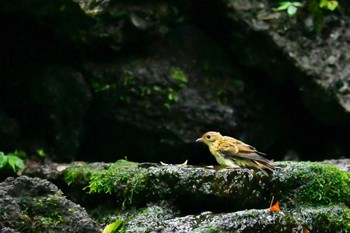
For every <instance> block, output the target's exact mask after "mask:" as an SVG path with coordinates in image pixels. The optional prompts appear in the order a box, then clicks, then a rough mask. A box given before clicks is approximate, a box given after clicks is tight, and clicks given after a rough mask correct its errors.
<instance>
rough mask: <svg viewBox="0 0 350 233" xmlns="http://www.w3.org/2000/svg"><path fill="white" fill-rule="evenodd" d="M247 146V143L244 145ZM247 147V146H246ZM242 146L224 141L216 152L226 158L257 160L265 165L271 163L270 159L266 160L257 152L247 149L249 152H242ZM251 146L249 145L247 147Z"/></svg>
mask: <svg viewBox="0 0 350 233" xmlns="http://www.w3.org/2000/svg"><path fill="white" fill-rule="evenodd" d="M243 144H245V143H243ZM245 145H247V144H245ZM239 146H240V145H238V144H236V143H232V142H228V141H223V142H221V143H219V144H218V146H217V148H216V150H217V152H218V153H220V154H221V155H222V156H224V157H228V158H230V157H235V158H241V159H249V160H256V161H260V162H263V163H268V162H270V161H269V160H268V159H265V158H264V157H262V156H260V155H259V154H257V152H258V151H257V150H256V149H255V148H254V149H255V150H252V149H250V150H249V149H247V150H244V149H243V151H242V150H240V147H239ZM247 146H249V145H247Z"/></svg>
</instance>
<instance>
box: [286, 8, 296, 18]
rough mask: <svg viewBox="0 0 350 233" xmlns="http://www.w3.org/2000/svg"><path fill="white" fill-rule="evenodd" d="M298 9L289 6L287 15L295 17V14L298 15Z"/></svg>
mask: <svg viewBox="0 0 350 233" xmlns="http://www.w3.org/2000/svg"><path fill="white" fill-rule="evenodd" d="M297 10H298V8H296V7H295V6H289V7H288V9H287V13H288V15H289V16H293V15H295V13H297Z"/></svg>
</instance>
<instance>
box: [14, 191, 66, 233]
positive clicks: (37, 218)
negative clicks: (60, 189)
mask: <svg viewBox="0 0 350 233" xmlns="http://www.w3.org/2000/svg"><path fill="white" fill-rule="evenodd" d="M58 194H59V195H60V193H58ZM57 198H58V196H57V195H48V196H45V197H34V198H33V197H25V198H23V199H22V201H21V205H22V207H23V208H22V209H23V210H24V212H23V213H22V214H23V219H24V221H23V222H22V221H20V222H18V224H17V226H16V228H17V229H21V230H23V231H25V232H32V231H33V229H34V228H35V232H48V229H51V230H53V229H56V226H57V225H60V224H64V222H65V218H64V216H63V215H62V213H61V212H60V210H61V209H60V205H61V202H60V200H58V199H57ZM33 227H34V228H33Z"/></svg>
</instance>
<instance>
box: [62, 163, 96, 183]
mask: <svg viewBox="0 0 350 233" xmlns="http://www.w3.org/2000/svg"><path fill="white" fill-rule="evenodd" d="M98 171H99V170H97V169H96V168H93V167H92V166H90V165H83V166H76V167H70V168H67V169H66V170H65V171H64V179H65V181H66V182H67V184H68V185H70V184H72V183H74V184H79V183H80V184H87V183H88V181H89V180H90V177H91V175H92V174H93V173H95V172H98Z"/></svg>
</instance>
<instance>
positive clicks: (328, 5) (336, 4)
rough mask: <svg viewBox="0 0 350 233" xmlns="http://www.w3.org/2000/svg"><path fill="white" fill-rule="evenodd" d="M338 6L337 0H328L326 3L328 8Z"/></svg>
mask: <svg viewBox="0 0 350 233" xmlns="http://www.w3.org/2000/svg"><path fill="white" fill-rule="evenodd" d="M337 7H338V2H337V1H329V2H328V4H327V8H328V10H331V11H334V10H335V9H336V8H337Z"/></svg>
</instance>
